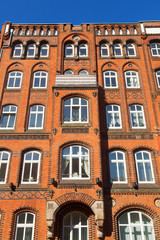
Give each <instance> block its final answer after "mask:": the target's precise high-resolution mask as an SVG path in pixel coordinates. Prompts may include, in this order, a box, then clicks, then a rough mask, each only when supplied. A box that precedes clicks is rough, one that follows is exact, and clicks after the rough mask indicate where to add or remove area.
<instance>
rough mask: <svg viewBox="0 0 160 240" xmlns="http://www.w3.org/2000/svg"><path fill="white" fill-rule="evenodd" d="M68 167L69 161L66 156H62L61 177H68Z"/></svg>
mask: <svg viewBox="0 0 160 240" xmlns="http://www.w3.org/2000/svg"><path fill="white" fill-rule="evenodd" d="M69 167H70V162H69V159H68V158H67V157H63V159H62V176H63V177H69Z"/></svg>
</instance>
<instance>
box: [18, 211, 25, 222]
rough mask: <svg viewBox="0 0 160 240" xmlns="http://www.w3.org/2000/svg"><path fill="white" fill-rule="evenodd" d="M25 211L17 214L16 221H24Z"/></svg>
mask: <svg viewBox="0 0 160 240" xmlns="http://www.w3.org/2000/svg"><path fill="white" fill-rule="evenodd" d="M25 215H26V214H25V213H21V214H19V215H18V223H25Z"/></svg>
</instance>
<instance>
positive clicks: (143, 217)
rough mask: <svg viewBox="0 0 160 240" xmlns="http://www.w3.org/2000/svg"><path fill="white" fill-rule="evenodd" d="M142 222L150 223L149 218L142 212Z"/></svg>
mask: <svg viewBox="0 0 160 240" xmlns="http://www.w3.org/2000/svg"><path fill="white" fill-rule="evenodd" d="M142 222H143V224H147V223H151V219H149V217H147V216H146V215H144V214H142Z"/></svg>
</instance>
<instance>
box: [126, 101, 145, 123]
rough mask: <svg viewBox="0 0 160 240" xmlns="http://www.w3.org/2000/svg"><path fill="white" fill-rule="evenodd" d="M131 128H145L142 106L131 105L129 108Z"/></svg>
mask: <svg viewBox="0 0 160 240" xmlns="http://www.w3.org/2000/svg"><path fill="white" fill-rule="evenodd" d="M129 110H130V118H131V127H132V128H146V123H145V117H144V111H143V106H141V105H138V104H133V105H130V106H129Z"/></svg>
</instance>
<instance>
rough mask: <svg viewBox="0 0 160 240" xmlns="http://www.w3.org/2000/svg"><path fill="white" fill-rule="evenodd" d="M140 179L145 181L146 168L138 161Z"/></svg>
mask: <svg viewBox="0 0 160 240" xmlns="http://www.w3.org/2000/svg"><path fill="white" fill-rule="evenodd" d="M138 173H139V180H140V181H145V175H144V168H143V164H142V163H138Z"/></svg>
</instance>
